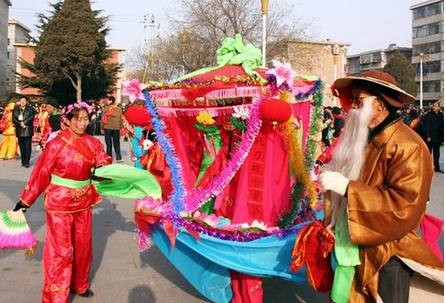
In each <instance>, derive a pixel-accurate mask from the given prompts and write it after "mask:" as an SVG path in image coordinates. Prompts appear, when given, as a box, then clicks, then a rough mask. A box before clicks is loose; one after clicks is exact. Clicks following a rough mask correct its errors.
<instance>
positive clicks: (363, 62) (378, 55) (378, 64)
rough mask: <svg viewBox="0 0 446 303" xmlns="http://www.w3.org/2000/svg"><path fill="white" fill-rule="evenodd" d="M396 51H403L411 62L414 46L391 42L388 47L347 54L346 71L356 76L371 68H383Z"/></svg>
mask: <svg viewBox="0 0 446 303" xmlns="http://www.w3.org/2000/svg"><path fill="white" fill-rule="evenodd" d="M396 52H400V53H402V54H403V55H404V56H405V57H406V58H407V60H408V61H409V62H410V61H411V60H412V48H410V47H400V46H397V45H396V44H390V45H389V46H388V47H386V48H382V49H375V50H371V51H366V52H362V53H359V54H356V55H349V56H347V65H346V73H347V74H348V75H351V76H356V75H359V74H361V73H363V72H366V71H369V70H383V68H384V66H386V64H387V63H388V62H389V61H390V59H391V58H392V57H393V56H394V55H395V53H396Z"/></svg>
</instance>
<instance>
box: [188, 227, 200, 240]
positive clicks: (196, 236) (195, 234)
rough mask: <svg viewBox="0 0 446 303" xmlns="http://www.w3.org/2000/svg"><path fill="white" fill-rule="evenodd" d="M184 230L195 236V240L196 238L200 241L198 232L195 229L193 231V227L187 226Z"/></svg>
mask: <svg viewBox="0 0 446 303" xmlns="http://www.w3.org/2000/svg"><path fill="white" fill-rule="evenodd" d="M186 230H187V232H188V233H190V235H191V236H192V237H194V238H195V240H197V241H200V240H201V237H200V234H199V233H198V232H197V231H195V230H193V229H190V228H187V229H186Z"/></svg>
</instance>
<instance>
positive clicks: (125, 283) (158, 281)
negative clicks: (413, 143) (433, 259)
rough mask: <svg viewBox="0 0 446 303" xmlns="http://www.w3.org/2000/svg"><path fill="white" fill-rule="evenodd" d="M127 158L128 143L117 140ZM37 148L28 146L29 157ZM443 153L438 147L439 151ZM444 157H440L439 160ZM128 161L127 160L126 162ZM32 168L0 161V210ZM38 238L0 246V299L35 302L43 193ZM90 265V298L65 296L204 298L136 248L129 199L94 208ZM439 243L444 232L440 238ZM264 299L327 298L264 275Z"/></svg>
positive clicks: (432, 207) (432, 209)
mask: <svg viewBox="0 0 446 303" xmlns="http://www.w3.org/2000/svg"><path fill="white" fill-rule="evenodd" d="M121 145H122V148H123V157H124V159H127V161H129V160H128V159H129V153H128V150H129V148H128V143H126V142H122V144H121ZM38 154H39V152H37V151H33V155H32V161H31V163H32V164H33V163H35V159H36V157H37V156H38ZM442 154H443V153H442ZM441 161H442V162H443V160H441ZM128 164H130V162H129V163H128ZM30 172H31V168H28V169H26V168H22V167H20V161H14V160H11V161H0V210H7V209H11V208H12V207H13V206H14V205H15V203H16V201H17V197H18V195H19V193H20V191H21V190H22V188H23V187H24V185H25V180H27V178H28V176H29V174H30ZM443 177H444V176H443V174H436V175H435V178H434V183H433V186H432V190H431V200H432V201H431V202H430V203H429V205H428V212H429V213H431V214H434V215H436V216H438V217H441V218H443V213H444V205H443V192H444V188H443V185H444V179H443ZM27 218H28V221H29V224H30V226H31V228H32V230H33V231H34V233H35V236H36V238H37V239H38V241H39V242H38V247H37V251H36V254H35V255H34V256H33V257H32V258H25V256H24V254H23V252H22V251H1V252H0V281H1V282H0V294H1V300H0V301H1V302H14V303H28V302H39V301H40V292H41V287H42V262H41V261H42V241H43V239H44V233H45V213H44V208H43V204H42V198H40V199H39V201H37V202H36V204H35V205H34V206H33V207H32V208H31V209H30V210H29V211H28V212H27ZM93 222H94V225H93V249H94V257H93V260H94V262H93V268H92V272H91V281H92V289H93V291H94V292H95V296H94V297H93V298H90V299H84V298H80V297H72V298H71V301H70V302H75V303H81V302H86V303H87V302H91V303H93V302H98V303H122V302H131V303H147V302H150V303H152V302H158V303H170V302H172V303H188V302H191V303H192V302H194V303H196V302H207V301H206V300H205V299H204V298H202V297H201V296H200V294H199V293H198V292H197V291H196V290H195V289H194V288H193V287H192V286H191V285H190V284H189V283H188V282H187V281H186V280H185V279H184V278H183V277H182V276H181V274H179V273H178V272H177V271H176V269H175V268H174V267H173V266H171V265H170V263H169V262H168V261H167V260H166V259H165V258H164V256H163V255H162V254H161V253H160V251H159V250H158V249H157V248H156V247H152V248H151V249H150V250H148V251H145V252H142V253H140V252H139V251H138V249H137V247H136V242H135V231H134V229H135V225H134V223H133V219H132V201H127V200H120V199H107V198H106V199H104V200H103V203H101V204H100V205H99V206H97V207H95V209H94V219H93ZM441 247H442V248H443V237H442V240H441ZM264 301H265V302H312V303H317V302H326V301H327V300H326V297H325V296H323V295H319V294H316V293H315V292H314V291H313V290H312V289H310V288H308V287H306V286H302V285H297V284H294V283H290V282H286V281H283V280H279V279H266V280H265V300H264Z"/></svg>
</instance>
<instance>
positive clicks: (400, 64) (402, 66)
mask: <svg viewBox="0 0 446 303" xmlns="http://www.w3.org/2000/svg"><path fill="white" fill-rule="evenodd" d="M383 70H384V71H385V72H386V73H389V74H391V75H392V76H393V77H395V79H396V81H397V82H398V84H399V86H400V87H401V88H402V89H404V90H405V91H406V92H408V93H409V94H411V95H413V96H415V95H416V93H417V85H416V83H415V68H414V67H413V65H412V64H411V63H410V61H409V60H407V58H406V57H405V56H404V55H403V54H402V53H401V52H399V51H397V52H395V55H394V56H393V57H392V58H391V59H390V60H389V62H388V63H387V64H386V66H384V69H383Z"/></svg>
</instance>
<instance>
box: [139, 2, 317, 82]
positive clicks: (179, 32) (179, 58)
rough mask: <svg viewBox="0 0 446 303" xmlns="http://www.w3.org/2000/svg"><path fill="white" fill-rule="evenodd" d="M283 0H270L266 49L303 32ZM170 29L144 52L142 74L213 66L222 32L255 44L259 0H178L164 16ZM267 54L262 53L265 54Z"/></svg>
mask: <svg viewBox="0 0 446 303" xmlns="http://www.w3.org/2000/svg"><path fill="white" fill-rule="evenodd" d="M279 2H280V3H279ZM292 12H293V5H292V4H290V2H289V1H288V0H279V1H270V9H269V13H268V23H267V37H268V41H267V42H268V46H267V55H268V54H270V53H271V54H275V53H277V49H278V48H280V45H281V43H282V44H283V41H287V40H294V39H305V38H308V37H309V34H308V32H309V29H310V24H309V23H307V22H305V21H303V19H301V18H298V17H297V16H295V15H293V13H292ZM170 28H172V29H173V33H171V34H170V35H169V36H167V37H164V38H159V39H158V41H157V42H156V43H155V44H154V45H155V47H154V48H153V49H152V50H153V51H152V52H151V53H150V56H145V57H146V60H148V61H149V64H148V66H149V68H148V74H149V75H150V79H154V80H163V81H166V80H172V79H173V78H175V77H178V76H179V75H181V74H184V73H189V72H192V71H194V70H197V69H199V68H202V67H206V66H215V65H216V63H215V52H216V50H217V49H218V48H219V47H220V46H221V43H222V41H223V40H224V38H226V37H233V36H234V35H235V34H237V33H240V34H241V35H242V37H243V39H244V41H245V42H246V43H252V44H254V45H255V46H257V47H259V48H260V47H261V42H262V16H261V11H260V1H259V0H181V1H178V3H177V7H176V10H173V13H172V15H171V16H170ZM271 58H272V56H268V57H267V61H268V59H271Z"/></svg>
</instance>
